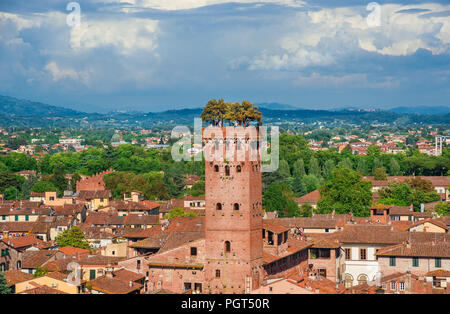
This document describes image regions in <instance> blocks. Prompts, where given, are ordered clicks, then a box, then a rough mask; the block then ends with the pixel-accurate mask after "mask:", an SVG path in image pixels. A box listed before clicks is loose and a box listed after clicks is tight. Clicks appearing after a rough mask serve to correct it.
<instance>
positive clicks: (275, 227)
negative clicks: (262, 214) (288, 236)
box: [263, 220, 290, 234]
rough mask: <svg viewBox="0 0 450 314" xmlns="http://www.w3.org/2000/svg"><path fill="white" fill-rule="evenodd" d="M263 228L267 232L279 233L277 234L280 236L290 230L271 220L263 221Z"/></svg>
mask: <svg viewBox="0 0 450 314" xmlns="http://www.w3.org/2000/svg"><path fill="white" fill-rule="evenodd" d="M263 228H264V229H266V230H269V231H272V232H274V233H277V234H280V233H283V232H286V231H289V230H290V228H288V227H285V226H283V225H281V224H278V223H276V222H275V221H274V220H271V221H268V220H263Z"/></svg>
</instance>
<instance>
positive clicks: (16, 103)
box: [0, 95, 83, 117]
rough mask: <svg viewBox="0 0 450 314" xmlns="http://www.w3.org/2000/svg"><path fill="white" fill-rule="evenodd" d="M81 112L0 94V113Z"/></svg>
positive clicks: (59, 114)
mask: <svg viewBox="0 0 450 314" xmlns="http://www.w3.org/2000/svg"><path fill="white" fill-rule="evenodd" d="M82 114H83V113H82V112H79V111H75V110H72V109H67V108H62V107H56V106H51V105H47V104H43V103H40V102H34V101H29V100H23V99H17V98H14V97H8V96H1V95H0V115H6V116H21V117H52V116H54V117H68V116H79V115H82Z"/></svg>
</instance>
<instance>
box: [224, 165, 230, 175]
mask: <svg viewBox="0 0 450 314" xmlns="http://www.w3.org/2000/svg"><path fill="white" fill-rule="evenodd" d="M225 175H226V176H229V175H230V166H225Z"/></svg>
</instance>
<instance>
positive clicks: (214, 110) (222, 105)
mask: <svg viewBox="0 0 450 314" xmlns="http://www.w3.org/2000/svg"><path fill="white" fill-rule="evenodd" d="M200 117H201V118H202V121H203V122H208V123H212V125H214V126H218V125H220V126H224V122H225V121H227V122H228V123H229V124H231V125H234V124H238V125H241V126H248V125H249V123H250V122H252V121H256V122H257V123H258V125H261V124H262V115H261V112H259V111H258V107H256V106H254V105H253V104H252V103H251V102H249V101H247V100H244V101H242V102H241V103H238V102H236V103H230V102H225V101H224V100H223V99H222V98H221V99H219V100H216V99H212V100H210V101H208V103H207V104H206V106H205V108H203V112H202V114H201V115H200Z"/></svg>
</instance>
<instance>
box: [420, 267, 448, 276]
mask: <svg viewBox="0 0 450 314" xmlns="http://www.w3.org/2000/svg"><path fill="white" fill-rule="evenodd" d="M425 277H447V278H448V277H450V271H449V270H446V269H436V270H433V271H430V272H428V273H426V274H425Z"/></svg>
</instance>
